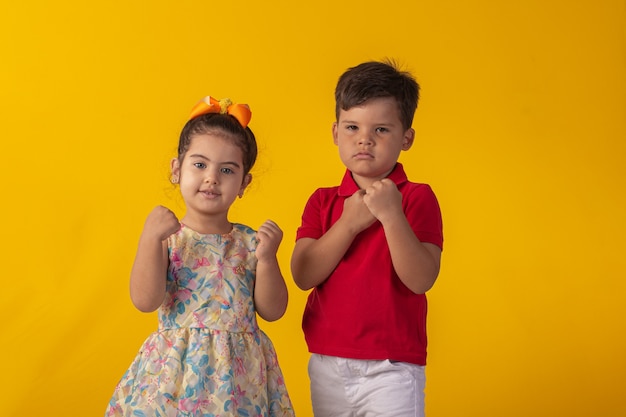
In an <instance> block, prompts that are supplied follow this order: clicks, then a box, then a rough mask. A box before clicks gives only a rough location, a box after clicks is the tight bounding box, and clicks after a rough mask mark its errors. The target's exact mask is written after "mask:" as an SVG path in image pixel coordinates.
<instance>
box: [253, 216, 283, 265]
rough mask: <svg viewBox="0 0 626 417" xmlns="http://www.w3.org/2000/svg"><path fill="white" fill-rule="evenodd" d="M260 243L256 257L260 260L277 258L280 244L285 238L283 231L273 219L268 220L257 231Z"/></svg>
mask: <svg viewBox="0 0 626 417" xmlns="http://www.w3.org/2000/svg"><path fill="white" fill-rule="evenodd" d="M257 238H258V239H259V244H258V246H257V248H256V257H257V259H258V260H259V261H266V260H272V261H273V260H275V259H276V252H278V246H280V242H281V240H283V231H282V230H280V227H278V225H277V224H276V223H274V222H273V221H271V220H266V221H265V223H263V224H262V225H261V226H260V227H259V230H258V231H257Z"/></svg>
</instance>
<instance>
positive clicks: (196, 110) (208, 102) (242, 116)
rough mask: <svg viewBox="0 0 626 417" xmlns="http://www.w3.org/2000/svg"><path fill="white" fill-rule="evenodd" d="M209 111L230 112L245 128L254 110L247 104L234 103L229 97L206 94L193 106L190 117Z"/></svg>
mask: <svg viewBox="0 0 626 417" xmlns="http://www.w3.org/2000/svg"><path fill="white" fill-rule="evenodd" d="M208 113H220V114H230V115H231V116H233V117H235V119H237V120H239V124H241V126H243V127H244V128H245V127H246V126H248V123H250V119H251V118H252V111H251V110H250V107H248V105H247V104H233V102H232V101H231V100H230V99H229V98H224V99H222V100H217V99H215V98H213V97H210V96H206V97H205V98H203V99H202V100H200V101H199V102H198V103H196V105H195V106H193V109H191V115H190V116H189V119H190V120H191V119H194V118H196V117H198V116H201V115H203V114H208Z"/></svg>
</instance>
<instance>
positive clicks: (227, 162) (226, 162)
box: [189, 153, 241, 168]
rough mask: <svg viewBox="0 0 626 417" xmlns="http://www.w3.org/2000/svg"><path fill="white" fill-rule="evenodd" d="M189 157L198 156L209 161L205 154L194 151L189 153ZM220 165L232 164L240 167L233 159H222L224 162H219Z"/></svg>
mask: <svg viewBox="0 0 626 417" xmlns="http://www.w3.org/2000/svg"><path fill="white" fill-rule="evenodd" d="M189 157H190V158H200V159H204V160H205V161H210V159H209V158H207V157H206V156H204V155H202V154H199V153H194V154H191V155H189ZM220 165H232V166H234V167H235V168H241V165H239V164H238V163H237V162H235V161H224V162H220Z"/></svg>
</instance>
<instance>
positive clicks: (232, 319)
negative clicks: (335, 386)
mask: <svg viewBox="0 0 626 417" xmlns="http://www.w3.org/2000/svg"><path fill="white" fill-rule="evenodd" d="M256 246H257V239H256V234H255V231H254V230H252V229H250V228H249V227H247V226H244V225H241V224H235V225H233V229H232V231H231V232H230V233H228V234H226V235H214V234H210V235H205V234H200V233H197V232H195V231H194V230H192V229H190V228H188V227H187V226H185V225H183V226H182V228H181V230H180V231H179V232H177V233H176V234H174V235H172V236H170V238H169V239H168V247H169V249H168V250H169V259H170V266H169V270H168V275H167V294H166V297H165V300H164V302H163V304H162V305H161V307H160V308H159V327H158V330H157V331H156V332H154V333H152V334H151V335H150V336H149V337H148V339H147V340H146V341H145V342H144V344H143V346H142V347H141V350H140V351H139V353H138V354H137V356H136V358H135V360H134V361H133V362H132V364H131V366H130V368H129V369H128V370H127V371H126V373H125V374H124V376H123V377H122V379H121V380H120V382H119V383H118V385H117V387H116V389H115V392H114V394H113V398H111V401H110V403H109V406H108V408H107V410H106V415H107V416H146V417H148V416H150V417H157V416H168V417H180V416H205V417H209V416H214V417H217V416H250V417H252V416H255V417H257V416H293V415H294V412H293V408H292V405H291V401H290V399H289V395H288V394H287V389H286V387H285V383H284V380H283V376H282V372H281V370H280V367H279V365H278V360H277V357H276V352H275V350H274V347H273V345H272V342H271V341H270V339H269V338H268V337H267V336H266V334H265V333H263V331H262V330H260V329H259V327H258V324H257V320H256V313H255V309H254V302H253V299H252V295H253V291H254V281H255V274H256V273H255V271H256V262H257V261H256V256H255V250H256Z"/></svg>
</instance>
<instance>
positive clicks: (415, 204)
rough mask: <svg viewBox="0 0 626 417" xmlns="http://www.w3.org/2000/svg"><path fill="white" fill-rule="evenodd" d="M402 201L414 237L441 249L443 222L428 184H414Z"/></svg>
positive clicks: (435, 198) (437, 203)
mask: <svg viewBox="0 0 626 417" xmlns="http://www.w3.org/2000/svg"><path fill="white" fill-rule="evenodd" d="M415 185H416V186H415V187H411V189H410V190H409V192H408V193H407V194H406V196H405V198H404V199H403V205H404V212H405V215H406V218H407V220H408V221H409V224H410V225H411V228H412V229H413V232H414V233H415V236H417V238H418V239H419V240H420V241H421V242H428V243H432V244H434V245H437V246H439V247H440V248H441V249H443V222H442V219H441V210H440V208H439V202H438V201H437V197H436V196H435V193H434V192H433V190H432V188H430V186H429V185H428V184H415Z"/></svg>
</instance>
